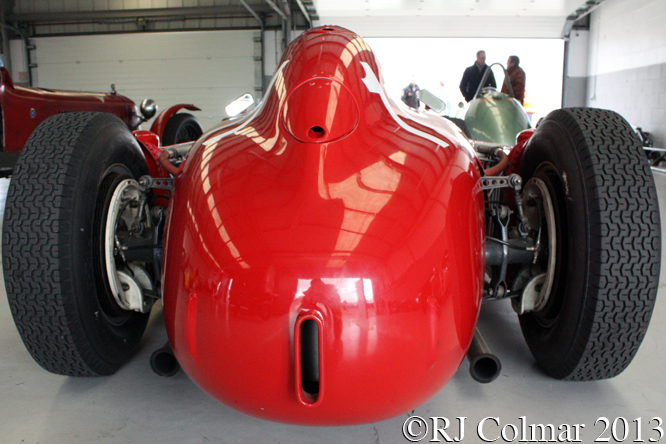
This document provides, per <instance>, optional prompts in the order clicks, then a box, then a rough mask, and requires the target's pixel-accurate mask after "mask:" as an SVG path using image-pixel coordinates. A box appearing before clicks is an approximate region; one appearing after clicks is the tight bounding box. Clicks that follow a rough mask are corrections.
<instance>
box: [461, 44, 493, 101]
mask: <svg viewBox="0 0 666 444" xmlns="http://www.w3.org/2000/svg"><path fill="white" fill-rule="evenodd" d="M486 69H488V65H486V51H483V50H481V51H478V52H477V53H476V62H474V64H473V65H472V66H470V67H469V68H467V69H466V70H465V73H464V74H463V77H462V80H461V81H460V92H461V93H462V95H463V96H465V100H467V101H468V102H470V101H471V100H472V99H474V94H476V90H477V89H478V88H479V83H481V78H483V74H484V73H485V72H486ZM486 86H492V87H493V88H497V83H495V76H494V75H493V72H492V71H491V72H490V74H489V75H488V80H487V81H486V83H485V85H483V88H485V87H486Z"/></svg>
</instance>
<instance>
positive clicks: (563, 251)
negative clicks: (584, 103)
mask: <svg viewBox="0 0 666 444" xmlns="http://www.w3.org/2000/svg"><path fill="white" fill-rule="evenodd" d="M632 133H633V130H632V129H631V126H629V124H628V123H627V122H626V121H625V120H624V119H623V118H622V117H621V116H620V115H618V114H616V113H614V112H612V111H606V110H598V109H586V108H572V109H562V110H557V111H553V112H552V113H550V114H549V115H548V116H547V117H546V118H545V119H544V120H543V121H542V122H541V123H540V124H539V126H538V127H537V129H536V131H535V132H534V135H533V136H532V138H531V139H530V141H529V142H528V144H527V146H526V149H525V153H524V156H523V161H522V163H521V166H520V174H521V176H522V177H523V180H524V183H527V184H528V185H529V183H530V180H532V183H536V182H539V181H540V182H539V183H541V184H543V185H544V186H545V187H544V189H547V194H549V195H550V200H552V208H551V209H550V210H549V211H552V213H553V214H554V220H555V227H556V228H555V229H554V230H553V231H555V233H556V235H555V244H556V248H555V251H556V253H555V252H554V254H553V255H552V257H553V258H554V261H555V262H554V265H555V267H554V279H553V281H552V287H551V290H550V292H549V293H548V296H547V300H545V301H544V302H545V304H544V305H542V306H541V307H540V308H537V309H536V310H535V311H531V312H528V313H525V314H523V315H521V316H520V325H521V328H522V331H523V335H524V337H525V339H526V341H527V344H528V346H529V348H530V350H531V352H532V354H533V355H534V357H535V358H536V360H537V362H538V363H539V365H540V366H541V367H542V368H543V369H544V370H545V371H546V372H547V373H549V374H550V375H551V376H553V377H555V378H558V379H569V380H597V379H604V378H611V377H613V376H616V375H618V374H619V373H621V372H622V371H623V370H624V369H625V368H626V367H627V365H629V363H630V362H631V360H632V359H633V357H634V355H635V354H636V351H637V350H638V347H639V345H640V344H641V341H642V340H643V337H644V335H645V332H646V330H647V328H648V324H649V322H650V317H651V315H652V310H653V307H654V302H655V296H656V293H657V286H658V282H659V266H660V258H661V234H660V228H661V225H660V219H659V206H658V202H657V193H656V189H655V185H654V181H653V178H652V174H651V171H650V168H649V166H648V163H647V161H646V159H645V155H644V154H643V153H642V149H641V146H640V143H639V142H638V139H637V138H636V137H635V136H634V135H633V134H632ZM526 188H527V187H526ZM544 194H546V192H545V191H544ZM528 198H529V197H528ZM528 205H529V203H528ZM542 228H544V227H542Z"/></svg>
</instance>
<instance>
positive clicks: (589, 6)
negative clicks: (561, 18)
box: [562, 0, 605, 39]
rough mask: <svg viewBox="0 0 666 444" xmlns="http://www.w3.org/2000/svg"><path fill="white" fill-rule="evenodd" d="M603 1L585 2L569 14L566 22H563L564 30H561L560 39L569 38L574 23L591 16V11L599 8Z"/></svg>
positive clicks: (589, 0)
mask: <svg viewBox="0 0 666 444" xmlns="http://www.w3.org/2000/svg"><path fill="white" fill-rule="evenodd" d="M604 1H605V0H587V1H586V2H585V4H584V5H583V6H581V7H580V8H578V9H576V10H575V11H574V12H572V13H571V14H569V16H568V17H567V19H566V21H565V22H564V28H562V38H564V39H566V38H569V35H570V34H571V30H572V29H573V27H574V23H576V22H577V21H578V20H580V19H582V18H584V17H586V16H588V15H589V14H591V13H592V11H594V10H595V9H597V8H598V7H599V6H601V4H602V3H603V2H604Z"/></svg>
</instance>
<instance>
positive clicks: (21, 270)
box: [2, 112, 117, 376]
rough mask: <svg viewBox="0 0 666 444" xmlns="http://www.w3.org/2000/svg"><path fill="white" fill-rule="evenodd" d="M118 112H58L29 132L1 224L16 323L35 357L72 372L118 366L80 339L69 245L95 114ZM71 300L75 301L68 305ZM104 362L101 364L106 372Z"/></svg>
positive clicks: (89, 372) (91, 372) (97, 372)
mask: <svg viewBox="0 0 666 444" xmlns="http://www.w3.org/2000/svg"><path fill="white" fill-rule="evenodd" d="M93 119H96V121H97V122H98V123H99V122H105V121H107V120H108V122H113V121H114V120H116V119H117V118H116V117H115V116H112V115H108V114H102V113H95V112H81V113H64V114H59V115H56V116H53V117H51V118H49V119H47V120H45V121H44V122H42V124H40V126H39V127H38V128H37V129H36V130H35V132H34V133H33V134H32V135H31V136H30V138H29V139H28V141H27V143H26V146H25V147H24V149H23V152H22V154H21V156H20V158H19V161H18V162H17V164H16V168H15V170H14V174H13V176H12V180H11V183H10V187H9V190H8V196H7V207H6V209H5V217H4V223H3V238H2V248H3V267H4V275H5V285H6V289H7V297H8V300H9V306H10V309H11V313H12V316H13V317H14V322H15V324H16V326H17V328H18V331H19V334H20V336H21V338H22V339H23V342H24V344H25V346H26V348H27V349H28V351H29V352H30V354H31V356H32V357H33V358H34V359H35V361H36V362H37V363H39V364H40V365H41V366H42V367H43V368H45V369H46V370H48V371H50V372H53V373H57V374H62V375H69V376H96V375H100V374H108V373H112V372H113V371H114V369H113V368H112V366H109V365H105V363H103V362H96V363H95V365H92V366H91V365H90V363H93V362H95V361H99V359H98V358H97V357H96V356H95V354H94V352H93V350H92V349H90V348H89V347H88V348H86V347H82V346H81V343H80V342H81V341H77V338H80V337H82V336H83V335H84V332H83V327H82V326H81V324H80V323H77V322H76V321H75V320H74V319H71V318H70V316H69V315H68V314H69V313H72V312H73V310H74V308H73V305H74V302H73V300H74V296H73V294H72V293H73V290H72V288H73V282H72V273H71V265H70V264H71V263H72V260H71V258H72V254H73V252H72V249H71V244H70V243H68V242H66V241H63V239H64V238H65V236H67V233H72V232H73V228H74V227H72V226H71V222H69V221H70V220H71V218H70V217H69V213H70V212H71V211H72V207H73V204H74V202H73V199H72V198H69V197H64V196H72V195H73V194H72V193H71V192H70V193H63V191H64V190H65V189H67V188H69V189H74V188H75V187H76V185H77V184H76V177H77V176H76V171H78V170H79V169H80V168H81V167H82V165H83V159H84V155H85V147H86V146H88V145H87V139H89V138H90V136H89V135H88V134H86V129H87V128H89V123H90V122H91V120H93ZM68 307H69V308H68ZM100 369H101V371H100Z"/></svg>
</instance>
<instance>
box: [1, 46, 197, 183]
mask: <svg viewBox="0 0 666 444" xmlns="http://www.w3.org/2000/svg"><path fill="white" fill-rule="evenodd" d="M181 109H188V110H192V111H196V110H199V108H197V107H195V106H193V105H183V104H181V105H175V106H172V107H170V108H168V109H167V110H165V111H163V112H162V113H161V114H160V115H159V116H158V117H157V118H156V119H155V122H154V123H153V125H152V127H151V131H152V132H154V133H156V134H157V135H158V136H159V137H160V138H161V140H162V144H163V145H173V144H176V143H181V142H188V141H192V140H196V139H197V138H198V137H199V136H201V134H202V133H203V130H202V128H201V125H200V124H199V122H198V121H197V119H196V118H195V117H194V116H193V115H191V114H188V113H179V114H176V112H178V111H179V110H181ZM72 111H101V112H106V113H111V114H114V115H116V116H118V117H119V118H120V120H122V121H123V123H124V124H125V125H126V126H127V127H128V128H129V129H131V130H134V129H137V128H138V127H139V125H140V124H141V123H143V122H145V121H146V120H148V119H151V118H152V117H154V116H155V113H156V112H157V106H156V105H155V102H154V101H152V100H150V99H146V100H144V101H143V102H142V103H141V109H139V107H137V106H136V104H135V103H134V102H133V101H132V100H130V99H128V98H127V97H125V96H122V95H119V94H116V92H115V90H114V91H112V92H111V93H89V92H74V91H55V90H50V89H42V88H28V87H23V86H18V85H16V86H15V85H14V83H13V82H12V79H11V77H10V75H9V72H8V71H7V70H6V69H5V67H4V63H3V61H2V58H1V57H0V116H1V118H2V122H1V125H0V175H1V176H7V175H9V174H11V172H12V168H13V167H14V164H15V163H16V159H17V158H18V155H17V154H16V153H18V152H20V151H21V149H22V148H23V146H24V145H25V143H26V141H27V140H28V137H29V136H30V134H31V133H32V132H33V131H34V130H35V128H37V126H38V125H39V124H40V123H41V122H43V121H44V120H45V119H46V118H48V117H50V116H53V115H55V114H61V113H66V112H72Z"/></svg>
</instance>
